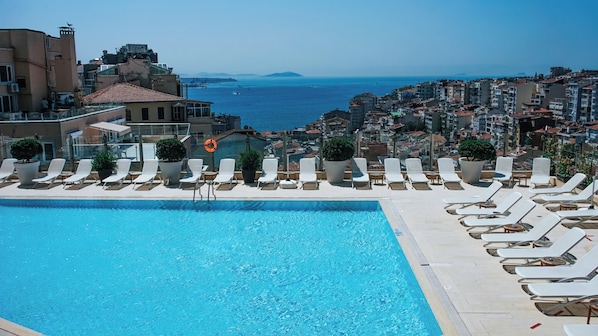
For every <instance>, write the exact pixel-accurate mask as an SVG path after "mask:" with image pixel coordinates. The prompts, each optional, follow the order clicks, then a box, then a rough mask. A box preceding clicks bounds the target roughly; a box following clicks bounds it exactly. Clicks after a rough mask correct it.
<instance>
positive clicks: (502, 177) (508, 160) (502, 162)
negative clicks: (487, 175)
mask: <svg viewBox="0 0 598 336" xmlns="http://www.w3.org/2000/svg"><path fill="white" fill-rule="evenodd" d="M492 179H493V180H494V181H499V182H509V186H511V185H512V183H513V158H512V157H510V156H499V157H497V158H496V166H495V167H494V176H492Z"/></svg>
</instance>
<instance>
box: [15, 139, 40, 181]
mask: <svg viewBox="0 0 598 336" xmlns="http://www.w3.org/2000/svg"><path fill="white" fill-rule="evenodd" d="M42 152H43V148H42V144H41V143H40V142H39V141H38V140H36V139H33V138H25V139H21V140H17V141H15V142H13V143H12V144H11V146H10V154H11V155H12V157H13V158H15V159H17V162H15V169H16V171H17V176H18V178H19V182H20V183H21V184H23V185H27V184H33V179H34V178H36V177H37V175H38V173H39V160H34V159H33V158H34V157H35V156H36V155H39V154H41V153H42Z"/></svg>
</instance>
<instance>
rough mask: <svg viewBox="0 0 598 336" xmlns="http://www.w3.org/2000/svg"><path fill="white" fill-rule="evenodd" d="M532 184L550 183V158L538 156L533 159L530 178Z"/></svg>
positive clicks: (535, 185)
mask: <svg viewBox="0 0 598 336" xmlns="http://www.w3.org/2000/svg"><path fill="white" fill-rule="evenodd" d="M529 183H530V185H533V186H534V187H537V186H539V185H550V159H549V158H543V157H538V158H534V160H533V161H532V176H531V177H530V178H529Z"/></svg>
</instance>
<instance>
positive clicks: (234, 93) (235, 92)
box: [233, 91, 241, 96]
mask: <svg viewBox="0 0 598 336" xmlns="http://www.w3.org/2000/svg"><path fill="white" fill-rule="evenodd" d="M240 94H241V92H239V91H233V95H234V96H238V95H240Z"/></svg>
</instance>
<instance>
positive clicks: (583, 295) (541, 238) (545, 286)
mask: <svg viewBox="0 0 598 336" xmlns="http://www.w3.org/2000/svg"><path fill="white" fill-rule="evenodd" d="M586 178H587V177H586V175H585V174H581V173H580V174H576V175H575V176H573V177H572V178H571V179H570V180H569V181H568V182H567V183H565V184H563V185H562V186H561V187H548V188H530V190H529V191H530V193H531V194H532V197H531V198H530V199H526V200H522V194H521V193H519V192H512V193H510V194H508V195H507V196H506V197H505V198H504V199H503V200H502V201H500V202H498V203H496V204H495V206H496V207H483V206H482V207H479V206H473V205H487V204H490V203H492V202H494V200H493V199H492V198H493V197H494V196H495V195H496V194H497V192H498V191H499V190H500V188H501V186H502V184H501V183H498V182H494V183H493V184H491V185H490V186H489V187H487V188H486V190H484V191H482V192H480V194H479V195H476V196H464V197H453V198H446V199H443V202H444V203H446V206H445V209H446V210H447V211H448V212H449V213H453V214H456V215H459V216H460V217H459V220H460V222H461V224H463V225H464V226H466V227H468V230H471V229H472V228H480V227H481V228H484V229H486V231H485V232H484V233H482V234H481V235H472V236H473V237H477V238H479V239H481V240H482V241H483V242H484V247H486V248H490V247H494V246H496V247H497V248H492V249H489V250H488V251H489V252H491V254H492V255H495V256H497V257H499V258H500V263H499V264H501V265H503V266H505V267H510V269H511V270H512V273H514V274H516V275H517V276H518V277H519V280H518V281H519V282H521V283H525V284H524V285H523V286H524V289H525V290H526V292H528V293H529V294H530V298H531V299H532V300H535V301H546V302H549V303H550V302H552V303H554V304H552V305H549V306H548V307H547V308H546V307H543V306H538V307H542V308H541V309H542V311H543V312H544V313H546V314H549V313H551V312H557V311H559V309H562V308H564V307H566V306H568V305H571V304H575V303H584V304H588V302H589V300H593V299H598V277H597V276H595V275H596V272H597V271H598V245H596V246H594V247H592V248H591V249H590V250H589V251H588V252H587V253H585V254H583V255H582V256H580V257H579V258H576V257H575V256H573V255H572V254H571V251H572V249H573V248H574V247H575V246H577V245H578V244H579V243H580V242H581V241H582V240H584V239H585V238H586V232H585V231H584V230H583V229H581V228H579V227H575V226H573V227H571V228H569V229H567V231H566V233H565V234H563V235H561V236H560V237H556V238H555V237H554V235H553V237H551V238H555V239H554V240H553V241H550V240H549V239H548V238H547V236H548V235H549V234H550V233H551V232H552V231H553V230H554V229H555V228H556V227H557V226H558V225H559V224H560V223H562V221H563V220H564V219H571V218H578V219H579V218H580V217H581V218H582V220H583V219H594V218H598V210H596V209H593V208H590V209H580V210H568V211H556V212H551V213H549V214H548V215H546V216H542V219H541V220H540V221H539V222H537V223H534V224H533V225H532V224H530V223H529V221H528V220H524V219H525V218H526V216H528V214H529V213H530V212H531V211H532V210H533V209H534V208H535V207H536V206H537V204H538V203H545V204H546V203H547V202H577V201H579V202H588V201H589V200H590V199H591V197H594V192H595V191H596V188H595V187H596V186H594V183H596V182H594V183H590V185H589V186H588V187H586V188H584V190H583V191H581V192H579V193H577V194H576V187H577V186H578V185H579V184H580V183H581V182H583V181H584V180H585V179H586ZM537 183H538V184H535V185H541V184H542V183H541V181H539V180H537ZM538 195H539V196H540V197H539V198H538V199H534V196H538ZM578 195H581V197H580V198H572V196H578ZM549 196H550V198H546V197H549ZM532 199H533V200H532ZM534 201H536V202H534ZM455 207H457V208H455ZM580 222H581V221H579V220H578V222H577V223H580ZM505 225H509V226H516V225H519V227H520V229H519V230H518V231H520V232H509V233H506V232H505V233H502V232H498V229H499V228H502V227H504V226H505ZM505 231H506V230H505ZM554 259H560V260H561V263H564V264H562V265H561V264H560V263H556V266H550V267H547V266H540V265H542V263H544V262H545V261H546V260H547V261H550V260H554ZM584 311H587V310H584ZM588 316H589V315H588ZM597 328H598V327H597V326H596V325H572V324H567V325H565V326H564V330H565V332H566V334H567V335H595V334H598V329H597Z"/></svg>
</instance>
